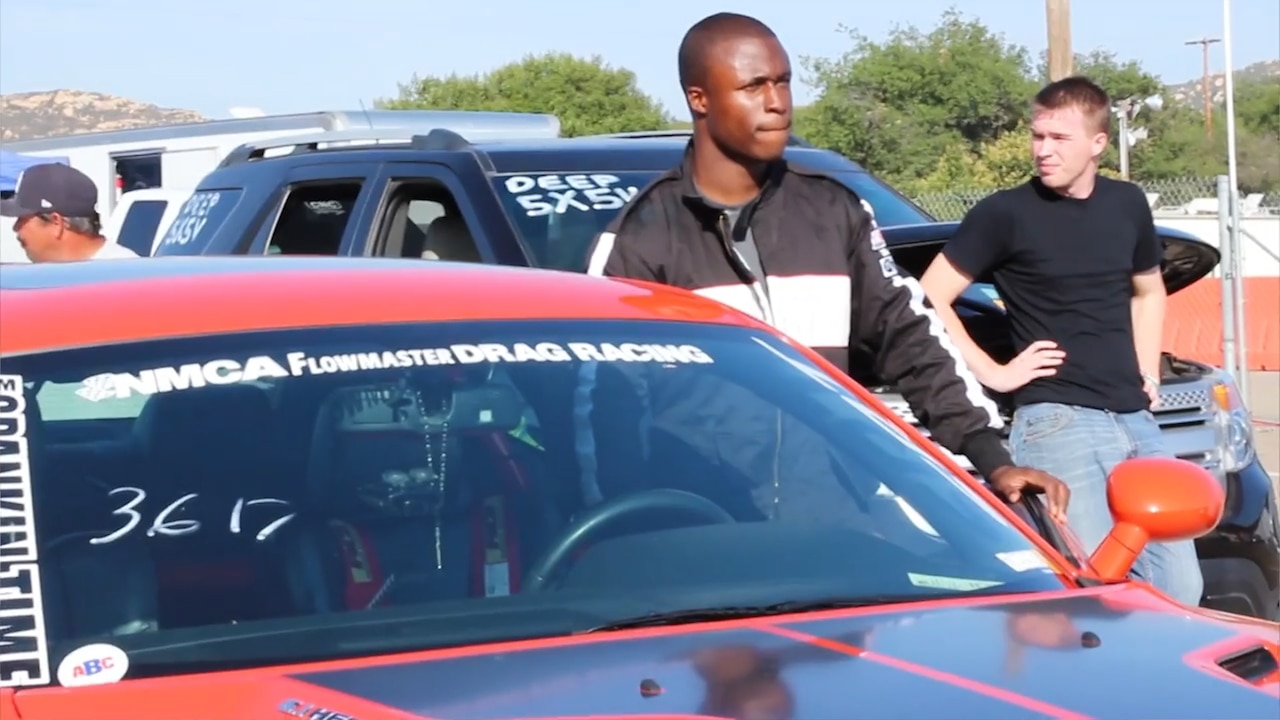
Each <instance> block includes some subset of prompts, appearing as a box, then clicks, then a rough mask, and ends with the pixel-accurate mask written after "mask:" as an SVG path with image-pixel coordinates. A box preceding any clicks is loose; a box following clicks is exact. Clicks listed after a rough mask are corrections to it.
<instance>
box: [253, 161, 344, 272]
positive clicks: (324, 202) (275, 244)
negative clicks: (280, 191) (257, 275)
mask: <svg viewBox="0 0 1280 720" xmlns="http://www.w3.org/2000/svg"><path fill="white" fill-rule="evenodd" d="M359 196H360V182H359V181H358V180H342V181H337V182H326V183H307V184H304V185H296V186H294V187H292V188H290V190H289V194H288V195H287V196H285V199H284V204H283V205H282V206H281V207H280V214H279V215H278V216H277V218H276V224H275V227H274V228H272V230H271V236H270V238H269V239H268V241H267V254H269V255H274V254H280V255H337V254H338V252H339V250H341V248H342V235H343V233H345V232H346V230H347V223H348V222H350V220H351V211H352V210H353V209H354V208H355V204H356V198H357V197H359Z"/></svg>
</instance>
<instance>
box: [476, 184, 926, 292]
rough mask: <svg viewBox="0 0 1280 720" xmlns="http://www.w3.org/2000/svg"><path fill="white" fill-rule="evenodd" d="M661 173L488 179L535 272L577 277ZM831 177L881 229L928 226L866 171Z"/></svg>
mask: <svg viewBox="0 0 1280 720" xmlns="http://www.w3.org/2000/svg"><path fill="white" fill-rule="evenodd" d="M661 174H662V173H660V172H658V171H656V170H639V171H631V172H619V173H605V172H598V173H554V172H553V173H539V174H529V175H522V174H512V175H498V176H495V177H494V178H493V187H494V190H495V191H497V193H498V197H499V199H501V201H502V205H503V207H504V208H505V209H506V211H507V216H508V217H510V218H511V221H512V224H513V225H515V227H516V230H517V231H518V232H519V234H520V239H521V240H522V241H523V242H524V244H525V247H526V249H527V250H528V251H529V253H530V255H532V256H533V259H534V264H535V265H537V266H538V267H548V268H552V269H555V270H572V271H577V272H582V271H585V270H586V269H587V250H588V249H589V248H590V246H591V241H592V239H594V238H595V236H596V235H598V234H599V233H600V232H602V231H603V230H604V229H605V228H606V227H608V225H609V222H610V221H612V220H613V218H614V216H616V215H617V214H618V211H619V210H621V209H622V207H623V205H625V204H626V203H627V202H628V201H629V200H631V198H633V197H635V196H636V193H638V192H639V191H640V189H641V188H643V187H645V186H646V185H648V184H649V183H651V182H653V181H654V180H655V179H657V177H658V176H659V175H661ZM829 174H830V175H831V177H833V178H835V179H836V180H839V181H840V182H841V183H843V184H844V185H845V186H846V187H848V188H850V189H851V190H853V191H854V192H856V193H858V196H859V197H861V198H863V199H864V200H866V201H867V202H868V203H870V204H871V206H872V209H874V210H875V213H876V222H878V223H879V224H880V225H881V226H886V227H887V226H890V225H915V224H919V223H927V222H933V218H931V217H930V216H929V215H928V214H927V213H925V212H924V211H923V210H921V209H920V208H919V207H916V206H915V205H914V204H913V203H912V202H911V201H910V200H908V199H907V198H905V197H903V196H902V195H900V194H898V193H897V192H896V191H894V190H893V189H892V188H890V187H889V186H888V185H885V184H884V183H882V182H880V180H878V179H876V178H875V177H874V176H872V175H871V174H870V173H866V172H861V171H859V172H833V173H829Z"/></svg>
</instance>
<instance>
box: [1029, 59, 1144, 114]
mask: <svg viewBox="0 0 1280 720" xmlns="http://www.w3.org/2000/svg"><path fill="white" fill-rule="evenodd" d="M1074 73H1075V74H1076V75H1083V76H1084V77H1087V78H1089V79H1090V80H1092V81H1093V82H1095V83H1097V84H1098V86H1099V87H1101V88H1102V89H1103V90H1106V91H1107V94H1108V95H1110V96H1111V99H1112V100H1113V101H1114V100H1123V99H1125V98H1138V99H1142V98H1146V97H1150V96H1152V95H1160V94H1162V93H1163V92H1164V84H1163V83H1161V82H1160V78H1158V77H1156V76H1155V75H1152V74H1151V73H1149V72H1147V71H1146V70H1144V69H1143V68H1142V65H1141V64H1139V63H1138V62H1137V61H1136V60H1120V59H1119V58H1118V57H1116V54H1115V53H1113V52H1111V51H1109V50H1093V51H1091V52H1088V53H1083V54H1082V53H1076V56H1075V61H1074ZM1036 75H1037V77H1038V78H1039V81H1040V83H1041V84H1047V83H1048V82H1049V63H1048V57H1047V53H1043V52H1042V53H1040V64H1039V66H1038V68H1037V72H1036Z"/></svg>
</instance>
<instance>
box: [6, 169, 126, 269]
mask: <svg viewBox="0 0 1280 720" xmlns="http://www.w3.org/2000/svg"><path fill="white" fill-rule="evenodd" d="M97 205H98V187H97V186H96V185H94V184H93V180H90V179H89V176H88V175H85V174H84V173H82V172H80V171H79V170H76V169H75V168H73V167H71V166H69V165H63V164H61V163H47V164H44V165H32V166H31V167H29V168H27V169H26V171H24V172H23V173H22V175H20V176H19V177H18V185H17V188H15V190H14V193H13V197H11V198H7V199H5V200H0V215H2V216H4V217H11V218H17V221H16V222H14V224H13V232H14V233H15V234H16V235H17V236H18V242H19V243H20V244H21V245H22V249H23V250H24V251H26V253H27V257H28V258H30V259H31V262H37V263H38V262H68V261H73V260H104V259H114V258H136V257H138V256H137V254H136V253H134V252H133V251H132V250H130V249H129V248H127V247H124V246H122V245H120V244H118V243H113V242H107V239H106V238H104V237H103V236H102V223H101V221H100V220H99V218H98V209H97Z"/></svg>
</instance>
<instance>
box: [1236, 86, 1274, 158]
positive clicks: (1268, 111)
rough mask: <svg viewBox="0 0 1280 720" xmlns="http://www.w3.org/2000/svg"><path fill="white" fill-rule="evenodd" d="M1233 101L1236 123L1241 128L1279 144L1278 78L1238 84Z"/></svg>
mask: <svg viewBox="0 0 1280 720" xmlns="http://www.w3.org/2000/svg"><path fill="white" fill-rule="evenodd" d="M1235 100H1236V102H1235V105H1236V108H1235V109H1236V121H1237V122H1238V123H1239V124H1240V125H1241V126H1242V127H1244V128H1245V129H1246V130H1249V131H1250V132H1254V133H1258V134H1260V135H1263V136H1268V137H1271V138H1272V139H1274V140H1276V141H1277V142H1280V77H1274V76H1273V77H1268V78H1263V79H1258V80H1250V81H1247V82H1243V83H1240V84H1239V85H1237V86H1236V98H1235Z"/></svg>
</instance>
